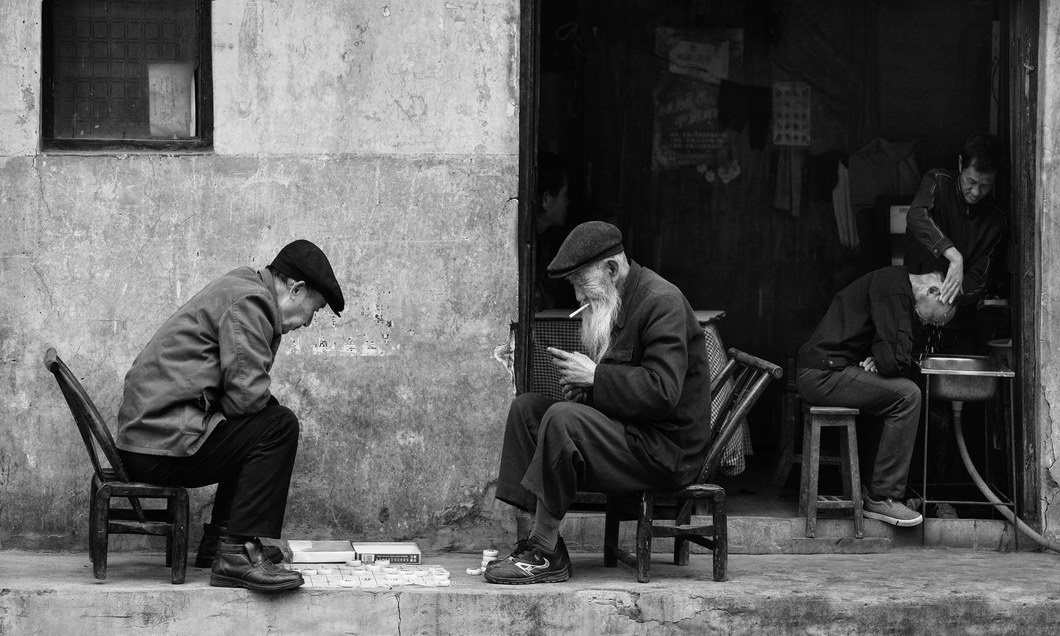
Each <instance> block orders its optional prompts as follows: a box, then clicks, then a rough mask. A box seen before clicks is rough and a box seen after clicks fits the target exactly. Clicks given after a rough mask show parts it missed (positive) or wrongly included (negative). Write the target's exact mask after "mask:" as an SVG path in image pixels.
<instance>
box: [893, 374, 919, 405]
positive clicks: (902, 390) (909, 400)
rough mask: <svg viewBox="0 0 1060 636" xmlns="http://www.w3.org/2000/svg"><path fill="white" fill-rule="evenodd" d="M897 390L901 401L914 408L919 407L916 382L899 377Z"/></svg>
mask: <svg viewBox="0 0 1060 636" xmlns="http://www.w3.org/2000/svg"><path fill="white" fill-rule="evenodd" d="M898 392H899V395H900V397H901V400H902V402H904V403H905V404H908V405H910V406H913V407H915V408H919V407H920V400H921V395H920V387H919V386H917V384H916V382H913V381H912V380H909V379H906V378H901V384H900V385H899V391H898Z"/></svg>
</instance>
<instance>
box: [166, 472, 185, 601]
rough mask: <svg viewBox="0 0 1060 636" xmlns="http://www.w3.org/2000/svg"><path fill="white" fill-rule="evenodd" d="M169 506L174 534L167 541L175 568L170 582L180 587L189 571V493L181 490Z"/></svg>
mask: <svg viewBox="0 0 1060 636" xmlns="http://www.w3.org/2000/svg"><path fill="white" fill-rule="evenodd" d="M169 505H170V506H171V509H170V510H171V512H172V519H173V534H172V536H171V537H169V541H167V543H168V544H169V549H170V554H169V557H170V560H171V561H172V568H173V572H172V575H171V579H170V580H171V581H172V582H173V584H175V585H179V584H181V583H183V582H184V578H185V576H186V575H187V571H188V516H189V512H188V491H187V490H184V489H181V490H179V491H178V492H177V496H176V498H175V499H171V500H170V504H169Z"/></svg>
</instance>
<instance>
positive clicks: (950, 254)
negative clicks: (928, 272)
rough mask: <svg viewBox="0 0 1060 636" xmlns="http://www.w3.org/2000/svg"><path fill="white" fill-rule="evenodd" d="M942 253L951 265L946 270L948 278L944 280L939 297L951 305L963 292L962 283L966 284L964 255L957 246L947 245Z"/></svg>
mask: <svg viewBox="0 0 1060 636" xmlns="http://www.w3.org/2000/svg"><path fill="white" fill-rule="evenodd" d="M942 255H943V256H944V257H946V260H948V261H949V262H950V267H949V269H948V270H947V271H946V280H944V281H942V289H941V290H940V292H941V293H940V296H939V299H940V300H941V301H942V302H944V303H946V304H947V305H950V304H953V301H955V300H957V296H959V295H960V293H961V285H963V284H964V257H963V256H962V255H961V253H960V252H958V251H957V248H956V247H947V248H946V251H945V252H943V253H942Z"/></svg>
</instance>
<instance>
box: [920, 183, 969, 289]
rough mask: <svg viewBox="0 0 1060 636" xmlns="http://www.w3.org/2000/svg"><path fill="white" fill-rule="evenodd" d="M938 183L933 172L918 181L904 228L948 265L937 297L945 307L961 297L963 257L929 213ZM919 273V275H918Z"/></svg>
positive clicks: (934, 202)
mask: <svg viewBox="0 0 1060 636" xmlns="http://www.w3.org/2000/svg"><path fill="white" fill-rule="evenodd" d="M938 196H939V183H938V180H937V179H936V177H935V173H934V172H928V173H927V174H926V175H924V178H923V179H922V180H921V181H920V189H919V190H917V193H916V196H915V197H913V202H912V203H911V204H910V205H909V212H908V213H907V214H906V221H905V222H906V227H907V228H908V231H909V233H910V234H912V235H913V237H914V238H916V240H917V242H919V243H920V244H921V245H923V246H924V247H925V248H927V250H928V251H929V252H931V255H932V256H934V257H935V258H939V257H942V258H945V259H946V260H947V261H949V267H948V268H947V270H946V278H945V279H944V280H943V282H942V288H941V296H942V301H943V302H946V303H950V302H953V300H954V299H955V298H957V296H958V294H960V293H961V287H962V283H963V281H964V255H963V254H961V253H960V251H959V250H958V249H957V248H956V247H955V246H954V245H953V241H951V240H950V239H949V237H948V236H946V235H945V234H943V233H942V230H941V229H939V226H938V224H936V223H935V219H934V218H933V217H932V216H931V210H932V209H935V207H936V206H937V205H938ZM921 273H923V272H921Z"/></svg>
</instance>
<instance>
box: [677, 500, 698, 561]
mask: <svg viewBox="0 0 1060 636" xmlns="http://www.w3.org/2000/svg"><path fill="white" fill-rule="evenodd" d="M677 505H679V506H680V508H678V512H677V516H676V517H675V518H674V525H677V526H684V525H688V523H689V522H691V521H692V510H693V509H694V508H695V499H686V500H684V501H679V502H677ZM689 547H690V546H689V542H688V539H685V538H684V537H674V565H688V552H689Z"/></svg>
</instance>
